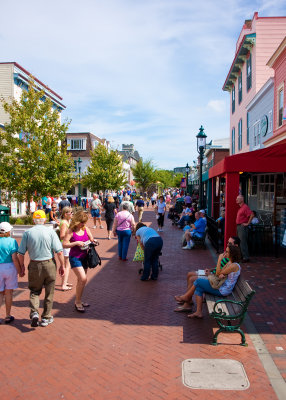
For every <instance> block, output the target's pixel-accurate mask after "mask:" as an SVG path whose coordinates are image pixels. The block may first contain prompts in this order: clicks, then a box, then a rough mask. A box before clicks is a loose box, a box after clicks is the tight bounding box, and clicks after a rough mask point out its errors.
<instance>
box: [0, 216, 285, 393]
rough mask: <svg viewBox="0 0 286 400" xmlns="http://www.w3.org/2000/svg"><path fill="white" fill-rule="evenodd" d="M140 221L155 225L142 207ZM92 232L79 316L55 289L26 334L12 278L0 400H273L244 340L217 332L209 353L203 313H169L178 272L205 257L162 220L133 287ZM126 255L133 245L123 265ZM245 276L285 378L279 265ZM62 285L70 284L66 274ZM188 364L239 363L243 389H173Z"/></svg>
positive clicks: (22, 292) (111, 247) (99, 233)
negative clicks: (148, 267) (147, 277)
mask: <svg viewBox="0 0 286 400" xmlns="http://www.w3.org/2000/svg"><path fill="white" fill-rule="evenodd" d="M136 217H137V215H136ZM143 220H145V221H148V222H150V223H152V226H155V217H154V213H153V212H152V211H151V210H150V209H149V210H148V211H145V213H144V216H143ZM89 225H90V226H91V225H92V224H91V220H90V221H89ZM93 232H94V233H95V237H97V238H98V239H99V241H100V246H99V248H98V250H99V252H100V255H101V256H102V259H103V265H102V267H100V268H97V269H96V270H94V271H93V270H90V271H89V272H88V285H87V287H86V290H85V299H84V300H85V301H88V302H89V303H90V304H91V307H90V308H89V309H88V311H87V312H86V313H85V314H79V313H77V312H76V311H75V310H74V291H73V290H72V291H69V292H62V291H60V290H59V286H57V290H56V293H55V299H54V300H55V301H54V317H55V322H54V323H53V324H52V325H50V326H48V327H46V328H41V327H39V328H36V329H34V328H31V327H30V321H29V319H28V316H29V309H28V295H29V292H28V290H27V279H26V278H25V277H24V278H23V279H21V280H20V289H19V291H18V293H17V296H16V298H15V301H14V307H13V314H14V316H15V317H16V320H15V322H14V324H13V325H12V324H11V325H10V326H7V325H0V332H1V335H0V341H1V363H0V382H1V396H0V397H1V400H6V399H7V400H8V399H9V400H11V399H19V400H22V399H23V400H24V399H25V400H26V399H29V400H33V399H39V398H41V399H49V400H51V399H52V400H56V399H79V398H80V399H83V400H84V399H97V400H101V399H122V400H126V399H132V400H133V399H134V400H135V399H152V400H155V399H164V400H165V399H170V400H171V399H172V400H173V399H178V400H183V399H202V400H204V399H208V398H209V396H210V395H211V396H212V399H213V400H215V399H220V400H221V398H222V396H223V398H224V399H230V398H232V397H233V395H235V396H236V399H247V400H249V399H267V400H269V399H276V398H277V397H276V395H275V393H274V391H273V389H272V387H271V385H270V383H269V380H268V378H267V375H266V372H265V370H264V368H263V366H262V364H261V362H260V360H259V358H258V355H257V352H256V350H255V348H254V346H253V344H252V342H251V340H250V338H249V336H248V335H246V338H247V342H248V343H249V347H247V348H244V347H241V346H238V345H237V344H238V343H239V342H240V337H239V336H236V335H228V336H227V335H221V336H220V337H219V340H220V341H222V342H224V343H225V344H224V345H220V346H217V347H213V346H211V345H210V342H211V338H212V332H213V328H214V326H215V325H213V323H212V321H211V320H210V318H209V317H208V316H206V317H205V318H204V319H203V320H196V321H192V320H189V319H188V318H187V317H186V315H182V314H178V313H174V312H173V309H174V308H175V306H176V304H175V302H174V300H173V296H174V295H175V294H179V293H182V292H183V290H184V289H185V275H186V272H187V271H189V270H195V269H197V268H205V267H209V266H210V265H213V264H214V263H213V259H212V255H211V253H210V251H208V250H203V249H202V250H200V249H197V250H194V251H182V250H181V249H180V238H181V235H182V232H181V231H179V230H178V229H177V228H175V227H172V226H171V224H170V221H166V228H165V230H164V232H163V233H162V237H163V239H164V248H163V256H162V257H161V262H162V264H163V271H162V273H160V276H159V280H158V281H157V282H154V281H148V282H141V281H140V280H139V275H138V265H137V264H136V263H133V262H131V261H128V262H127V263H123V262H120V261H118V259H117V256H116V246H117V242H116V240H114V239H113V240H107V239H106V238H105V236H106V231H105V229H104V230H99V229H96V230H95V231H93ZM134 251H135V241H134V240H133V239H132V242H131V246H130V248H129V258H130V259H132V255H133V254H134ZM284 261H285V260H284ZM244 274H245V275H244V276H245V277H246V278H247V279H249V281H250V282H251V285H253V286H254V287H255V288H256V289H257V292H258V293H257V295H256V296H255V298H254V300H253V304H252V306H251V310H250V316H251V318H252V320H253V321H254V323H255V325H256V328H257V330H258V331H259V333H260V334H261V336H262V338H263V340H264V342H265V343H266V345H267V347H268V350H269V352H270V353H271V355H272V357H273V359H274V361H275V363H276V365H277V367H278V368H279V369H280V371H281V373H282V374H283V376H284V378H285V377H286V375H285V372H286V365H285V360H286V357H285V349H286V343H285V338H286V335H285V333H286V330H285V328H286V326H285V322H286V319H285V314H284V312H285V296H286V295H285V286H286V265H285V263H284V264H283V263H282V261H281V260H274V261H273V260H271V259H263V260H262V259H261V260H259V259H256V260H255V263H251V264H249V265H248V266H245V267H244ZM70 281H71V282H73V283H75V279H74V276H73V273H71V279H70ZM57 284H58V285H59V280H58V282H57ZM283 306H284V310H282V307H283ZM1 311H2V315H3V310H1ZM283 311H284V312H283ZM265 312H266V317H265ZM233 343H235V345H233ZM230 344H231V345H230ZM277 347H282V348H283V350H277V349H276V348H277ZM187 358H229V359H234V360H238V361H240V362H242V363H243V365H244V368H245V370H246V373H247V376H248V379H249V381H250V388H249V389H248V390H245V391H236V392H235V393H234V392H233V391H223V392H222V391H207V390H191V389H189V388H187V387H185V386H184V385H183V384H182V371H181V363H182V361H183V360H185V359H187Z"/></svg>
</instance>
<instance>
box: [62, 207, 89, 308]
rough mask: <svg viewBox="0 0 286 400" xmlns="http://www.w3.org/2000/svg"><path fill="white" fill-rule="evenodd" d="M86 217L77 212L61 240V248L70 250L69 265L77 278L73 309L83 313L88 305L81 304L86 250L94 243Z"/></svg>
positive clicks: (85, 271)
mask: <svg viewBox="0 0 286 400" xmlns="http://www.w3.org/2000/svg"><path fill="white" fill-rule="evenodd" d="M87 220H88V216H87V214H86V213H85V212H83V211H78V212H77V213H76V214H75V215H74V217H73V218H72V221H71V224H70V226H69V230H68V231H67V234H66V236H65V238H64V240H63V247H64V248H70V254H69V260H70V265H71V268H72V270H73V272H74V273H75V275H76V277H77V285H76V295H75V309H76V310H77V311H78V312H82V313H83V312H85V308H84V307H88V306H89V304H87V303H84V302H82V299H81V298H82V295H83V290H84V287H85V285H86V282H87V277H86V273H87V267H88V266H87V249H88V244H89V243H90V242H96V240H95V239H94V238H93V236H92V234H91V232H90V230H89V229H88V228H87V227H86V223H87Z"/></svg>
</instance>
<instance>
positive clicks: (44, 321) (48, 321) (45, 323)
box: [40, 317, 54, 326]
mask: <svg viewBox="0 0 286 400" xmlns="http://www.w3.org/2000/svg"><path fill="white" fill-rule="evenodd" d="M53 322H54V317H50V318H42V321H41V322H40V325H41V326H48V325H49V324H52V323H53Z"/></svg>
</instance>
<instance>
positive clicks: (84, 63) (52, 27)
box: [0, 0, 286, 169]
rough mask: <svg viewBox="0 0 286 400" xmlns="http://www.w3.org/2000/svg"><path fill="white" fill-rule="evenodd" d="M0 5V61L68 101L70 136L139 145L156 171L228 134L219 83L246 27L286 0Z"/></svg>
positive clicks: (280, 11)
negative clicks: (203, 141) (202, 137)
mask: <svg viewBox="0 0 286 400" xmlns="http://www.w3.org/2000/svg"><path fill="white" fill-rule="evenodd" d="M0 1H1V7H0V10H1V25H0V49H1V53H0V54H1V61H2V62H5V61H16V62H18V63H19V64H20V65H22V66H23V67H24V68H26V69H27V70H28V71H29V72H31V73H32V74H33V75H34V76H36V77H37V78H38V79H40V80H41V81H42V82H44V83H45V84H47V85H48V86H49V87H50V88H52V89H53V90H55V91H56V92H57V93H58V94H60V95H61V96H62V97H63V102H64V104H65V105H66V107H67V109H66V111H65V112H64V114H63V117H64V118H68V119H71V120H72V122H71V125H70V131H72V132H86V131H90V132H92V133H94V134H95V135H97V136H99V137H104V138H106V139H107V140H109V141H110V142H111V144H112V146H113V147H114V148H121V144H122V143H133V144H134V145H135V147H136V149H137V150H138V151H139V153H140V155H141V156H142V157H143V159H152V160H153V162H154V164H155V165H156V166H157V167H158V168H167V169H173V168H174V167H177V166H184V165H185V164H186V163H187V162H189V164H192V161H193V160H194V159H195V158H196V157H197V151H196V137H195V136H196V134H197V133H198V131H199V128H200V125H203V126H204V128H205V132H206V134H207V136H208V139H207V140H211V139H217V138H224V137H228V135H229V116H228V115H229V94H228V93H227V92H223V91H222V85H223V83H224V81H225V78H226V76H227V73H228V71H229V68H230V65H231V62H232V60H233V56H234V52H235V44H236V41H237V38H238V35H239V33H240V31H241V28H242V25H243V23H244V20H245V19H252V17H253V14H254V12H255V11H258V13H259V16H282V15H283V16H285V15H286V4H285V2H284V1H281V0H257V1H244V0H236V1H234V0H201V1H195V0H104V1H102V0H82V1H81V2H79V1H75V0H57V1H55V0H49V2H39V1H38V0H37V1H35V0H27V1H25V2H23V1H22V0H14V1H13V2H8V1H4V0H0Z"/></svg>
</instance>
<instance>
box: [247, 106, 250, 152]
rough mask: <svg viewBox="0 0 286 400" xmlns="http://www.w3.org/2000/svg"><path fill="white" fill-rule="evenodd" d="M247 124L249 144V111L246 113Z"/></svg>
mask: <svg viewBox="0 0 286 400" xmlns="http://www.w3.org/2000/svg"><path fill="white" fill-rule="evenodd" d="M246 124H247V127H246V143H247V144H249V128H250V127H249V112H248V113H247V115H246Z"/></svg>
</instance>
